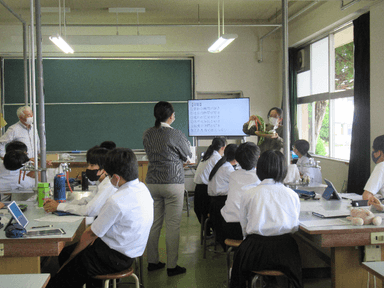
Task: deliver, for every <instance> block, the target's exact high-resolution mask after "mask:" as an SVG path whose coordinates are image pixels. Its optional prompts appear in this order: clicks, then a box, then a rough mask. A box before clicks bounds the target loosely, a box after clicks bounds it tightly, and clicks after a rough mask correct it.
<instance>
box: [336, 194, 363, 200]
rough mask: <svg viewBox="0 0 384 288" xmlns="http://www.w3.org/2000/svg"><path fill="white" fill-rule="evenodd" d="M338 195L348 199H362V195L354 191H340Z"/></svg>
mask: <svg viewBox="0 0 384 288" xmlns="http://www.w3.org/2000/svg"><path fill="white" fill-rule="evenodd" d="M340 196H341V197H342V198H344V199H350V200H353V201H357V200H363V196H362V195H359V194H356V193H341V194H340Z"/></svg>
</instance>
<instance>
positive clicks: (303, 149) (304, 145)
mask: <svg viewBox="0 0 384 288" xmlns="http://www.w3.org/2000/svg"><path fill="white" fill-rule="evenodd" d="M294 146H295V148H296V149H297V151H299V152H300V154H301V155H303V156H307V157H308V158H312V156H311V154H309V153H308V150H309V142H308V141H307V140H304V139H300V140H297V141H296V142H295V144H294Z"/></svg>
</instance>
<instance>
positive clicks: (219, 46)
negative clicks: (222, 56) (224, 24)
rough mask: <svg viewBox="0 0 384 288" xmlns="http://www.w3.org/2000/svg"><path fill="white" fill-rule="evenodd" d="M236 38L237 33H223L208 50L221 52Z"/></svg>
mask: <svg viewBox="0 0 384 288" xmlns="http://www.w3.org/2000/svg"><path fill="white" fill-rule="evenodd" d="M236 38H237V34H223V35H221V36H220V38H219V39H217V40H216V42H215V43H213V44H212V45H211V47H209V48H208V51H209V52H211V53H219V52H220V51H222V50H223V49H224V48H225V47H227V46H228V45H229V44H230V43H231V42H232V41H233V40H235V39H236Z"/></svg>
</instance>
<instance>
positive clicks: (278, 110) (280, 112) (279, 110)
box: [267, 107, 283, 118]
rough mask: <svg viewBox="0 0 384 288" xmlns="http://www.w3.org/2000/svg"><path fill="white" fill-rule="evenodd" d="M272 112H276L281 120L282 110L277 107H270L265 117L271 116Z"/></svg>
mask: <svg viewBox="0 0 384 288" xmlns="http://www.w3.org/2000/svg"><path fill="white" fill-rule="evenodd" d="M273 110H276V112H277V114H279V116H280V118H283V109H281V108H279V107H272V108H271V109H269V111H268V114H267V117H269V115H270V114H271V112H272V111H273Z"/></svg>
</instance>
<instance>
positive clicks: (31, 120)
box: [25, 117, 33, 125]
mask: <svg viewBox="0 0 384 288" xmlns="http://www.w3.org/2000/svg"><path fill="white" fill-rule="evenodd" d="M25 123H26V124H27V125H31V124H32V123H33V117H27V119H26V120H25Z"/></svg>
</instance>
